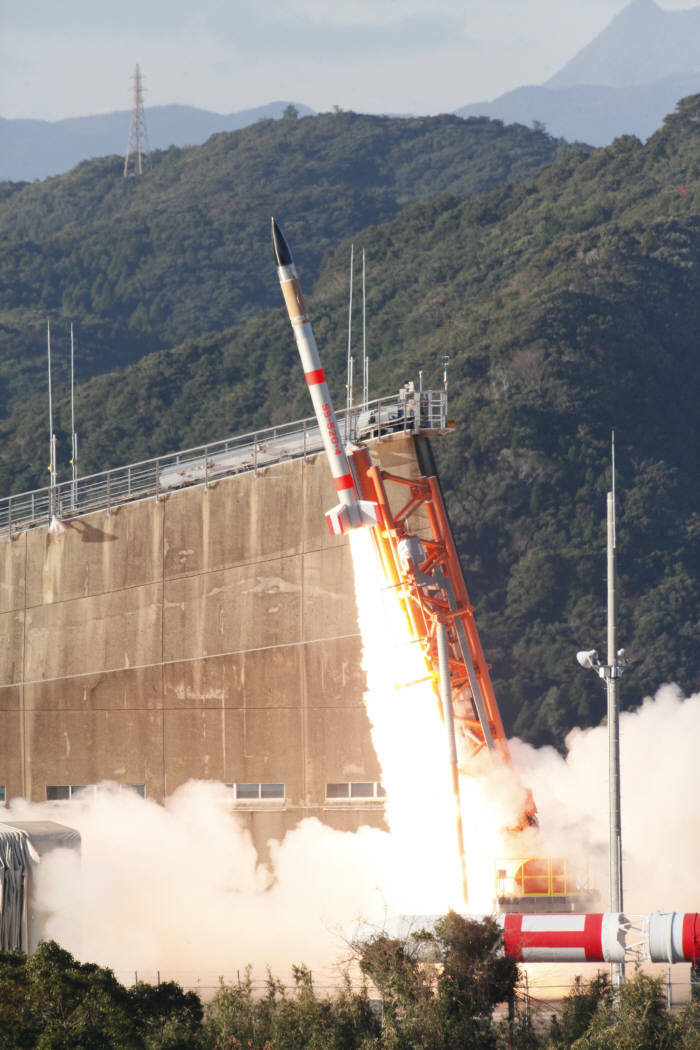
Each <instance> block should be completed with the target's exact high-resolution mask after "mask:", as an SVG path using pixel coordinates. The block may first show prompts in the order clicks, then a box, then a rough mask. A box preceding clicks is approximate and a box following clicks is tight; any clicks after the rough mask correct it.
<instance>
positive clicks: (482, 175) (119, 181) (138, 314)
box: [0, 113, 566, 416]
mask: <svg viewBox="0 0 700 1050" xmlns="http://www.w3.org/2000/svg"><path fill="white" fill-rule="evenodd" d="M562 149H566V146H565V144H563V143H557V142H555V141H554V140H552V139H551V138H550V137H549V136H547V135H546V134H544V133H542V132H538V131H532V130H529V129H527V128H524V127H520V126H514V127H511V128H505V127H503V125H502V124H501V123H500V122H497V121H490V120H487V119H485V118H482V119H472V120H462V119H460V118H458V117H449V116H445V117H437V118H425V119H416V120H400V119H390V118H385V117H370V116H359V115H356V114H352V113H334V114H325V115H321V116H317V117H307V118H302V119H296V120H294V119H286V120H262V121H259V122H258V123H256V124H254V125H252V126H250V127H248V128H245V129H243V130H241V131H236V132H231V133H222V134H218V135H214V136H212V137H211V138H210V139H209V141H208V142H207V143H206V144H205V145H203V146H199V147H196V148H190V149H177V148H175V147H172V148H170V149H168V150H165V151H160V152H158V151H156V152H154V153H152V154H150V157H149V161H148V171H147V174H146V175H145V176H143V177H141V178H126V179H125V178H124V176H123V159H121V158H119V157H116V156H114V157H106V158H104V159H101V160H94V161H88V162H85V163H83V164H80V165H78V167H76V168H75V169H74V170H73V171H71V172H69V173H68V174H66V175H61V176H58V177H56V178H52V179H47V180H45V181H43V182H37V183H31V184H29V183H2V184H0V237H1V238H2V243H3V251H2V254H1V255H0V416H2V415H5V414H6V413H7V411H8V409H9V406H10V405H16V404H17V403H18V401H20V400H24V399H25V398H26V397H27V396H28V395H29V394H30V392H31V391H32V390H33V389H35V388H39V387H43V388H45V386H46V374H45V373H46V368H45V352H46V351H45V346H46V336H45V332H46V320H47V318H50V319H51V320H52V322H53V323H54V325H55V329H56V331H55V342H56V349H57V354H56V359H57V363H58V361H59V360H60V355H59V352H58V351H59V348H60V347H61V345H62V347H63V351H64V353H63V358H64V359H65V347H66V345H67V344H66V334H65V333H66V322H67V321H69V320H73V321H74V322H75V323H76V327H77V330H78V332H79V348H78V358H77V360H78V369H79V372H78V374H79V376H80V377H81V378H87V377H88V376H91V375H95V374H99V373H102V372H106V371H109V370H111V369H113V368H115V367H121V366H123V365H126V364H128V363H131V362H133V361H136V360H138V359H139V358H140V357H142V356H143V355H144V354H146V353H149V352H151V351H153V350H158V349H161V348H164V347H169V346H174V345H176V344H178V343H181V342H182V341H183V340H185V339H189V338H194V337H198V336H200V335H201V334H202V333H204V332H217V331H221V330H222V329H224V328H226V327H228V326H230V325H232V324H234V323H235V322H237V321H240V320H241V319H242V318H244V317H247V316H250V315H251V314H252V313H254V312H255V311H257V310H259V309H260V308H261V307H263V306H266V305H271V304H275V303H276V302H277V295H276V289H275V286H274V281H270V280H269V267H268V266H267V258H268V237H269V219H270V214H271V213H275V214H278V215H280V217H281V218H283V219H284V220H286V224H287V228H288V230H289V233H290V235H291V236H292V239H293V241H294V243H295V246H296V251H297V254H298V257H299V262H300V264H301V265H302V267H303V269H304V272H305V273H306V275H307V280H308V281H309V283H311V282H312V281H313V280H314V279H315V277H316V274H317V272H318V267H319V264H320V261H321V259H322V257H323V255H324V253H325V252H326V251H327V249H328V248H329V247H330V246H331V245H335V244H337V243H338V241H339V240H340V239H341V238H343V237H346V236H348V235H351V234H353V233H354V232H356V231H357V230H360V229H361V228H362V227H364V226H367V225H368V224H370V223H377V222H382V221H384V220H385V219H388V218H391V217H393V216H395V215H396V214H397V212H398V211H399V209H400V208H401V207H402V206H403V205H404V204H406V203H408V202H410V201H416V200H425V199H429V198H432V197H435V196H437V195H439V194H441V193H445V192H449V193H456V194H459V195H469V194H473V193H480V192H483V191H484V190H486V189H489V188H490V187H491V186H493V185H495V184H496V183H498V182H501V181H503V180H504V179H506V178H514V179H526V178H529V177H530V176H531V175H532V174H533V173H534V172H535V171H536V170H537V169H538V168H540V167H541V166H542V165H543V164H547V163H549V162H550V161H551V160H552V159H553V157H554V156H555V154H556V153H557V151H561V150H562ZM60 322H63V327H62V329H61V328H60ZM61 337H62V339H63V343H62V344H61V341H60V340H61Z"/></svg>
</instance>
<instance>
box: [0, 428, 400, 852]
mask: <svg viewBox="0 0 700 1050" xmlns="http://www.w3.org/2000/svg"><path fill="white" fill-rule="evenodd" d="M382 449H383V451H382V453H381V454H382V458H383V460H384V459H386V465H387V467H388V469H390V470H392V471H395V472H397V473H408V474H409V475H412V474H415V473H416V469H417V468H416V461H415V452H414V449H413V444H412V442H411V440H410V439H403V438H401V439H393V440H390V441H388V442H383V443H382ZM335 502H337V500H336V495H335V492H334V490H333V486H332V483H331V480H330V475H329V471H328V467H327V463H326V461H325V458H324V457H316V458H315V459H310V460H308V461H307V462H304V461H302V460H298V461H295V462H291V463H285V464H279V465H277V466H273V467H268V468H266V469H264V470H262V471H260V472H259V473H258V476H257V477H255V476H254V474H252V473H249V474H244V475H240V476H238V477H234V478H229V479H225V480H221V481H219V482H217V483H215V484H212V485H210V486H209V488H205V487H204V486H203V485H199V486H196V487H193V488H189V489H183V490H181V491H175V492H170V493H168V494H167V495H163V496H162V497H161V498H160V500H159V501H158V502H156V500H155V499H152V498H151V499H147V500H142V501H139V502H135V503H131V504H128V505H125V506H122V507H120V508H118V509H115V510H113V511H112V514H111V515H108V514H107V513H106V512H104V513H102V512H101V513H96V514H92V515H89V516H86V517H84V518H79V519H75V520H72V521H69V522H67V523H66V531H65V533H64V534H62V535H58V536H57V535H51V534H49V533H48V531H47V530H46V529H45V528H41V529H33V530H30V531H28V532H25V533H23V534H21V535H19V536H18V537H17V538H16V539H15V540H14V541H13V542H4V543H2V544H0V741H1V742H0V784H4V785H5V788H6V797H7V799H8V800H9V799H10V798H12V797H14V796H18V795H21V796H23V797H25V798H28V799H31V800H34V801H43V800H44V799H45V798H46V787H47V785H89V784H95V783H98V782H99V781H101V780H104V779H110V780H114V781H117V782H118V783H121V784H138V785H141V784H144V785H145V787H146V793H147V795H148V796H149V797H150V798H154V799H157V800H162V799H163V798H164V797H165V796H166V795H168V794H170V793H171V792H172V791H174V790H175V788H177V787H178V786H179V785H180V784H182V783H184V782H185V781H187V780H189V779H190V778H211V779H216V780H221V781H224V782H225V783H234V784H235V783H283V784H284V785H285V793H286V797H285V800H284V801H283V802H278V801H270V802H264V803H246V804H243V803H240V804H239V808H242V809H244V811H245V812H247V813H249V820H250V825H251V829H252V830H253V832H254V837H255V839H256V840H257V841H258V843H259V844H262V843H263V842H264V841H265V840H266V839H267V838H268V837H269V836H271V835H274V836H276V837H277V836H279V835H281V834H282V833H283V832H284V830H285V829H286V828H288V827H290V826H292V825H293V824H295V823H296V822H297V820H299V819H300V818H301V817H302V816H307V815H312V814H313V815H317V816H319V817H320V818H321V819H323V820H324V821H326V822H328V823H330V824H332V825H333V826H336V827H340V828H347V829H354V828H355V827H357V826H358V825H359V824H360V823H371V824H377V825H379V826H381V824H382V820H383V817H382V804H381V802H367V803H357V802H352V803H351V802H349V801H348V802H327V801H326V784H327V783H329V782H347V781H364V782H367V781H370V782H374V781H380V780H381V772H380V768H379V764H378V761H377V757H376V755H375V753H374V749H373V747H372V743H371V739H370V732H369V724H368V720H367V716H366V713H365V709H364V703H363V685H364V679H363V673H362V670H361V666H360V664H361V641H360V636H359V629H358V624H357V614H356V608H355V601H354V587H353V573H352V564H351V558H350V552H349V547H348V544H347V541H346V540H344V539H336V538H333V537H331V536H329V534H328V533H327V530H326V525H325V520H324V516H323V513H324V511H325V510H326V509H328V508H329V507H331V506H332V505H333V504H334V503H335Z"/></svg>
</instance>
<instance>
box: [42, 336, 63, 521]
mask: <svg viewBox="0 0 700 1050" xmlns="http://www.w3.org/2000/svg"><path fill="white" fill-rule="evenodd" d="M46 356H47V358H48V364H49V448H50V457H51V462H50V463H49V472H50V474H51V487H50V489H49V519H50V520H49V532H53V533H61V532H63V531H64V529H63V525H62V524H61V518H60V515H59V513H58V500H57V498H56V435H55V434H54V432H53V396H52V392H51V322H50V321H47V322H46Z"/></svg>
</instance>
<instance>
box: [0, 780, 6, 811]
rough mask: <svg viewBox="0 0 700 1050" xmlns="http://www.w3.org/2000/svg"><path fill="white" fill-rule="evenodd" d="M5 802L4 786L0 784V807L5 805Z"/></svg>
mask: <svg viewBox="0 0 700 1050" xmlns="http://www.w3.org/2000/svg"><path fill="white" fill-rule="evenodd" d="M5 801H6V796H5V785H4V784H0V806H4V805H5Z"/></svg>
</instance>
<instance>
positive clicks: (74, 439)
mask: <svg viewBox="0 0 700 1050" xmlns="http://www.w3.org/2000/svg"><path fill="white" fill-rule="evenodd" d="M70 430H71V448H70V451H71V457H70V465H71V474H72V485H71V507H72V509H73V510H75V507H76V504H77V497H78V435H77V433H76V430H75V345H74V342H73V322H72V321H71V323H70Z"/></svg>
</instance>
